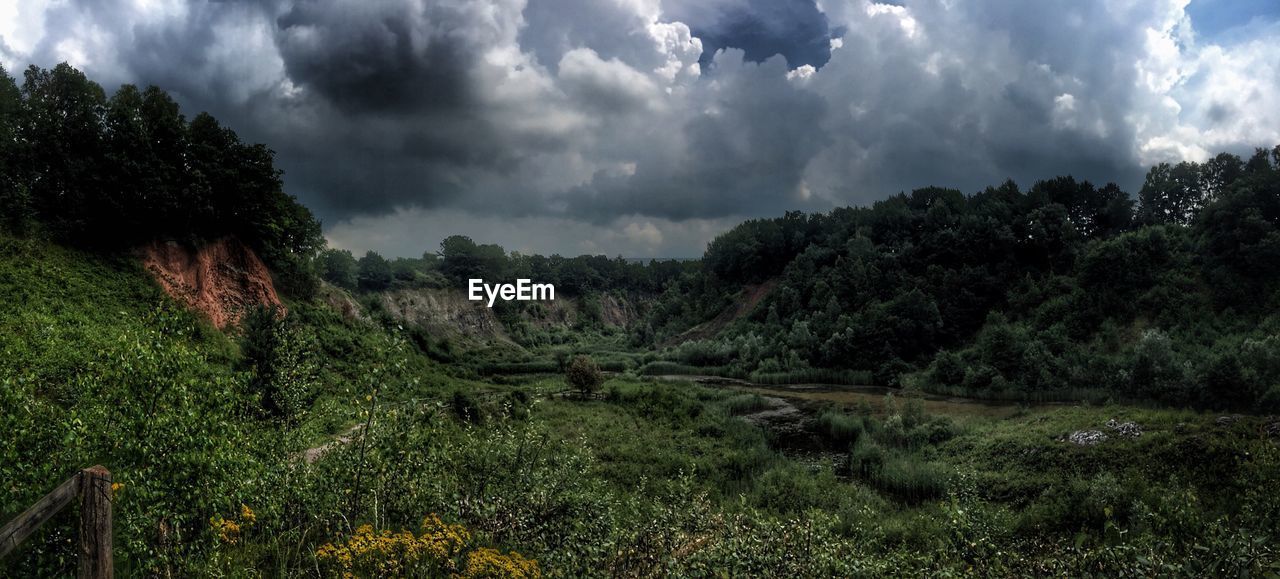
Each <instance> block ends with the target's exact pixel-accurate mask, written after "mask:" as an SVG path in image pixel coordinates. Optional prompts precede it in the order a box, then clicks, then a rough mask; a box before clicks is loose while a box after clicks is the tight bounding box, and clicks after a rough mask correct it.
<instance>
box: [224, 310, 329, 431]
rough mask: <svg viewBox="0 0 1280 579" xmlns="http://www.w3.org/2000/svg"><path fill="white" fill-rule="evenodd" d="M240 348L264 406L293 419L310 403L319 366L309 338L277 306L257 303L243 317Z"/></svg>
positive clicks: (268, 412) (268, 411) (287, 419)
mask: <svg viewBox="0 0 1280 579" xmlns="http://www.w3.org/2000/svg"><path fill="white" fill-rule="evenodd" d="M241 326H242V332H243V334H242V335H241V338H240V352H241V354H242V355H243V356H244V365H245V366H246V368H247V369H248V370H249V371H250V372H252V374H253V377H252V380H251V381H250V387H251V388H252V389H253V390H254V392H255V393H256V394H257V395H258V398H259V401H260V404H261V410H262V412H263V413H264V414H266V415H267V416H269V417H271V418H276V419H280V420H284V421H285V422H289V423H294V422H297V420H298V419H299V418H301V416H302V414H303V413H304V412H305V411H306V408H307V406H308V405H309V404H310V401H311V395H312V394H313V393H314V392H315V388H316V386H317V384H318V383H319V370H318V367H317V366H316V362H315V358H314V356H313V355H312V353H311V352H312V349H311V347H310V344H309V343H308V341H307V340H306V339H305V338H304V336H303V335H302V334H301V332H300V331H299V330H298V329H297V328H294V327H291V326H290V324H289V323H288V322H286V320H285V319H284V316H283V315H282V313H281V312H280V310H279V308H277V307H275V306H261V305H260V306H257V307H255V308H253V309H251V310H249V312H248V313H246V314H245V316H244V319H243V320H242V321H241Z"/></svg>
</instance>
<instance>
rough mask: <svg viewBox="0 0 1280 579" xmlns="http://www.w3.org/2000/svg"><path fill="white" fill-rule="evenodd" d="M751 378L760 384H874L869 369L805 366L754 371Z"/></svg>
mask: <svg viewBox="0 0 1280 579" xmlns="http://www.w3.org/2000/svg"><path fill="white" fill-rule="evenodd" d="M750 380H751V381H752V382H758V383H760V384H768V385H780V384H840V385H842V386H865V385H868V384H872V379H871V372H870V371H867V370H837V369H832V368H804V369H801V370H791V371H787V372H752V373H751V377H750Z"/></svg>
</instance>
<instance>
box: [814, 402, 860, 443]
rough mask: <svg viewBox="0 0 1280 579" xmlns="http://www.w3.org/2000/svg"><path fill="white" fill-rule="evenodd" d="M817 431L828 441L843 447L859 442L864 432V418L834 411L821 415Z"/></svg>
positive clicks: (816, 423)
mask: <svg viewBox="0 0 1280 579" xmlns="http://www.w3.org/2000/svg"><path fill="white" fill-rule="evenodd" d="M815 429H816V430H817V431H818V434H820V435H822V436H823V437H824V438H826V439H827V440H828V441H830V442H832V443H835V444H838V445H840V446H843V447H848V446H849V445H851V444H853V443H855V442H857V441H858V439H859V438H861V437H862V433H863V430H864V429H863V426H862V418H860V417H857V416H849V415H848V414H844V413H842V412H837V411H834V410H828V411H826V412H823V413H822V414H819V415H818V418H817V420H815Z"/></svg>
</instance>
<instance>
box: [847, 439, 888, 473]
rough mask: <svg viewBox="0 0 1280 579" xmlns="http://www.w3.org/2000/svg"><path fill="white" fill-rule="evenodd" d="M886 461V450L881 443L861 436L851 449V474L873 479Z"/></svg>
mask: <svg viewBox="0 0 1280 579" xmlns="http://www.w3.org/2000/svg"><path fill="white" fill-rule="evenodd" d="M884 461H885V452H884V449H883V448H881V447H880V445H878V444H876V443H874V442H872V441H870V440H867V439H866V438H859V439H858V440H857V441H856V442H855V443H854V444H853V448H852V449H851V450H850V451H849V474H851V475H853V476H856V477H861V478H863V479H866V480H871V479H873V478H874V477H876V476H879V474H880V469H881V468H882V467H884Z"/></svg>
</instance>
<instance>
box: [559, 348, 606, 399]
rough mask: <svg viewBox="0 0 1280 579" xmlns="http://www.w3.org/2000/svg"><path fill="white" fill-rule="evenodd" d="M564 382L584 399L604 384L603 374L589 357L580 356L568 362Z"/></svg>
mask: <svg viewBox="0 0 1280 579" xmlns="http://www.w3.org/2000/svg"><path fill="white" fill-rule="evenodd" d="M565 381H567V382H568V383H569V385H570V386H572V387H573V388H575V389H577V391H578V393H579V394H582V397H583V398H586V397H587V396H588V395H590V394H593V393H595V392H596V391H597V390H599V389H600V385H601V384H604V374H603V373H601V372H600V367H599V366H597V365H596V363H595V361H594V360H592V359H591V357H590V356H586V355H580V356H577V357H575V358H574V359H573V360H572V361H570V362H569V367H568V368H566V369H565Z"/></svg>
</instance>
